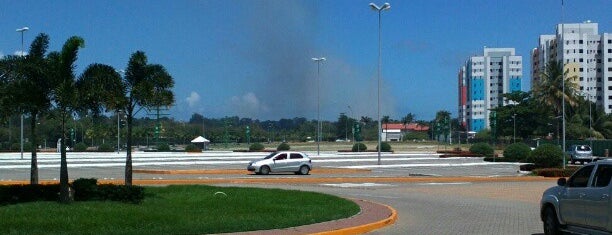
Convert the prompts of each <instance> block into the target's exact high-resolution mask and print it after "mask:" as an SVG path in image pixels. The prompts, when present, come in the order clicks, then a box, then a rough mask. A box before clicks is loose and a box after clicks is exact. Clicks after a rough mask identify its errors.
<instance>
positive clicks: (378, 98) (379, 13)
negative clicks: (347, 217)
mask: <svg viewBox="0 0 612 235" xmlns="http://www.w3.org/2000/svg"><path fill="white" fill-rule="evenodd" d="M370 7H371V8H372V10H374V11H376V12H378V97H377V100H378V112H377V116H378V165H380V149H381V148H382V146H381V136H380V135H381V132H382V126H381V124H380V69H381V65H382V59H381V54H382V49H381V45H380V43H381V42H380V41H381V40H380V37H381V36H380V30H381V12H382V11H384V10H389V9H391V4H389V3H387V2H386V3H385V4H383V5H382V6H381V7H379V6H377V5H376V4H374V3H370Z"/></svg>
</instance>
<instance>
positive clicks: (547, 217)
mask: <svg viewBox="0 0 612 235" xmlns="http://www.w3.org/2000/svg"><path fill="white" fill-rule="evenodd" d="M560 234H561V229H560V226H559V220H557V214H556V213H555V210H554V209H553V208H552V207H550V206H549V207H547V208H546V211H545V212H544V235H560Z"/></svg>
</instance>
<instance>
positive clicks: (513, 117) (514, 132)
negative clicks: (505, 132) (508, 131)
mask: <svg viewBox="0 0 612 235" xmlns="http://www.w3.org/2000/svg"><path fill="white" fill-rule="evenodd" d="M512 121H513V122H514V131H513V132H512V140H513V143H516V113H515V114H512Z"/></svg>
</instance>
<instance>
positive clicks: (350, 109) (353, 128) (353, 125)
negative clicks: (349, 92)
mask: <svg viewBox="0 0 612 235" xmlns="http://www.w3.org/2000/svg"><path fill="white" fill-rule="evenodd" d="M348 109H349V111H351V117H353V115H354V114H353V109H352V108H351V106H350V105H349V106H348ZM351 130H353V131H352V133H353V143H355V124H354V123H353V122H351Z"/></svg>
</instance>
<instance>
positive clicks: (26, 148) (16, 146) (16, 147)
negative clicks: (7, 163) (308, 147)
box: [11, 142, 32, 152]
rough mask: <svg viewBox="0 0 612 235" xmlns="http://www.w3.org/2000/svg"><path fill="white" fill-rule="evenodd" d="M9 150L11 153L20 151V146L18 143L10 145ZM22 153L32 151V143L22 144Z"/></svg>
mask: <svg viewBox="0 0 612 235" xmlns="http://www.w3.org/2000/svg"><path fill="white" fill-rule="evenodd" d="M11 149H12V150H13V151H20V150H21V144H20V143H14V144H13V145H11ZM23 151H25V152H30V151H32V143H30V142H24V143H23Z"/></svg>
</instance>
